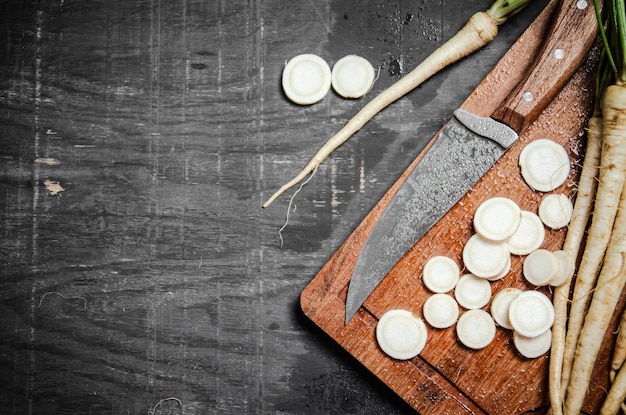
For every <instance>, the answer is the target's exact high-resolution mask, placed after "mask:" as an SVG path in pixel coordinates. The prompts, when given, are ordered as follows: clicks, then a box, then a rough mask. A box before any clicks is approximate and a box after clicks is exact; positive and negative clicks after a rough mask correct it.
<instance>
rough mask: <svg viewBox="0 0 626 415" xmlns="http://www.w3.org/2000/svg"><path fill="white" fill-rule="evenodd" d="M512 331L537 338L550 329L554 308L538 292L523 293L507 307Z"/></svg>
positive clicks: (543, 295)
mask: <svg viewBox="0 0 626 415" xmlns="http://www.w3.org/2000/svg"><path fill="white" fill-rule="evenodd" d="M509 320H510V321H511V326H512V327H513V330H515V331H517V332H519V333H520V334H521V335H523V336H526V337H537V336H539V335H540V334H541V333H543V332H544V331H546V330H548V329H549V328H550V327H552V323H553V322H554V308H553V306H552V302H551V301H550V299H549V298H548V297H547V296H546V295H545V294H543V293H541V292H539V291H532V290H529V291H523V292H522V293H520V294H519V295H518V296H517V297H515V299H514V300H513V301H512V302H511V304H510V306H509Z"/></svg>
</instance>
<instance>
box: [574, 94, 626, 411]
mask: <svg viewBox="0 0 626 415" xmlns="http://www.w3.org/2000/svg"><path fill="white" fill-rule="evenodd" d="M602 111H603V112H602V115H603V126H602V130H603V131H602V140H603V141H602V155H601V167H600V173H599V183H598V189H597V192H596V202H595V208H594V213H593V220H592V223H591V227H590V230H589V235H588V238H587V245H586V247H585V253H584V254H583V260H582V261H583V263H582V264H581V268H580V269H579V273H578V276H577V280H576V284H575V285H578V284H579V282H580V280H581V277H582V279H583V280H584V279H585V278H591V279H595V274H596V272H589V273H587V274H582V275H581V271H582V268H583V264H584V263H585V257H587V256H591V257H595V256H598V255H599V256H600V258H599V259H598V264H600V263H601V262H602V256H603V254H600V253H599V252H600V251H602V252H606V255H604V262H603V264H602V269H601V271H600V275H599V276H598V278H597V283H596V284H595V290H594V292H593V297H592V298H591V303H590V305H589V309H588V311H587V312H586V315H585V310H582V315H581V316H574V315H573V314H572V313H573V312H572V311H570V322H571V319H572V318H574V317H576V318H579V317H581V318H582V316H584V322H583V326H582V329H581V331H580V336H578V340H577V342H576V353H575V356H574V363H573V365H572V368H571V374H570V378H569V384H568V385H567V392H566V395H565V405H564V410H565V412H564V413H565V414H566V415H578V414H580V410H581V408H582V405H583V401H584V399H585V395H586V392H587V388H588V385H589V381H590V379H591V373H592V370H593V366H594V363H595V360H596V357H597V354H598V350H599V349H600V346H601V344H602V339H603V336H604V334H605V331H606V329H607V328H608V324H609V321H610V319H611V316H612V314H613V310H615V306H616V305H617V301H618V299H619V296H620V294H621V291H622V288H623V286H624V283H625V282H626V268H625V264H624V259H625V258H626V195H625V194H624V191H623V189H624V183H625V181H626V176H625V172H624V166H626V143H624V137H626V88H622V87H621V86H617V85H613V86H610V87H608V88H607V89H606V91H605V93H604V96H603V99H602ZM613 218H614V219H613ZM607 234H608V236H607ZM607 238H608V239H609V242H608V246H607V245H605V244H604V241H605V240H606V239H607ZM596 244H600V245H599V246H598V245H596ZM605 246H606V250H604V247H605ZM597 268H598V266H594V267H593V269H597ZM592 271H593V270H592ZM583 282H584V283H585V284H587V283H588V282H587V281H583ZM592 285H593V283H592ZM589 290H591V288H590V289H589ZM574 292H576V291H574ZM590 292H591V291H589V292H588V293H587V294H586V295H585V297H586V296H588V295H589V294H590ZM585 297H574V298H573V303H572V308H573V306H574V305H575V304H576V303H577V302H583V301H584V300H585ZM569 327H570V326H569V325H568V336H569ZM566 347H567V344H566Z"/></svg>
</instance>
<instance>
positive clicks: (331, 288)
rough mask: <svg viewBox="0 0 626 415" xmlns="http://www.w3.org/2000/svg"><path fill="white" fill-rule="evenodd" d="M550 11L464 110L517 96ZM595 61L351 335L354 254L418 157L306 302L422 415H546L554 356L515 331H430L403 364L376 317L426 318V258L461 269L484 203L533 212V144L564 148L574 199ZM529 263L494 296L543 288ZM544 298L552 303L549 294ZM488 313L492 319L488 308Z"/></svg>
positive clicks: (564, 188)
mask: <svg viewBox="0 0 626 415" xmlns="http://www.w3.org/2000/svg"><path fill="white" fill-rule="evenodd" d="M552 4H553V3H551V5H552ZM548 11H549V10H546V11H545V12H544V13H542V14H541V15H540V16H539V17H538V18H537V20H536V21H535V22H534V23H533V24H532V26H531V27H530V28H529V29H528V30H527V31H526V32H525V33H524V34H523V35H522V37H521V38H520V40H519V41H518V42H516V43H515V44H514V45H513V46H512V47H511V48H510V49H509V51H508V52H507V54H506V55H505V56H504V57H503V59H502V60H501V61H500V62H499V63H498V64H497V65H496V67H495V68H494V69H493V71H492V72H490V73H489V74H488V75H487V77H486V78H485V79H484V80H483V82H482V83H481V84H480V85H479V86H478V88H477V89H476V90H475V91H474V92H473V93H472V94H471V95H470V96H469V97H468V99H467V100H466V101H465V102H463V104H462V107H463V108H464V109H467V110H470V111H472V112H476V113H480V114H481V115H488V114H490V113H491V112H492V111H493V110H494V109H495V108H496V107H497V106H498V105H499V103H500V102H502V100H503V98H505V97H506V91H510V90H511V89H513V88H514V86H515V85H516V83H517V82H518V80H519V79H520V78H521V76H522V75H523V70H524V65H521V62H520V61H521V60H522V57H524V56H528V55H529V51H532V50H534V48H535V45H541V42H542V40H543V39H545V38H546V32H547V30H548V29H549V23H550V21H551V20H550V19H549V16H550V14H548ZM594 62H595V55H594V53H591V54H590V55H589V56H588V59H587V60H586V62H584V63H583V65H582V66H581V68H580V69H579V70H578V71H577V73H576V74H575V75H574V76H573V78H572V79H571V80H570V82H569V83H568V84H567V85H566V86H565V87H563V88H562V90H561V93H560V94H559V95H558V96H557V97H556V99H555V100H554V101H553V102H552V103H551V104H550V105H549V106H548V108H546V110H545V111H544V112H543V113H542V114H541V115H540V116H539V118H538V119H537V120H536V122H534V123H533V124H531V125H530V127H529V128H528V129H527V130H526V132H525V133H524V134H523V135H522V136H521V138H520V141H519V142H518V143H517V144H516V145H515V146H513V147H512V148H511V149H510V150H509V151H508V152H507V153H506V154H505V155H504V156H503V157H502V158H501V159H500V160H499V161H498V162H497V163H496V164H495V165H494V167H493V168H492V169H491V170H490V171H489V172H488V173H487V174H486V175H485V176H484V177H483V178H482V179H481V180H480V181H479V182H478V183H477V184H476V185H475V186H474V187H473V188H472V189H471V190H470V192H469V193H468V194H467V195H465V196H464V197H463V198H462V199H461V200H460V201H459V203H458V204H456V205H455V206H454V207H453V208H452V209H451V210H450V212H449V213H448V214H447V215H446V216H444V217H443V218H442V220H440V221H439V222H438V223H437V224H436V225H435V226H434V227H433V228H432V229H431V230H430V231H429V232H427V233H426V234H425V235H424V237H423V238H422V239H421V240H420V241H419V242H418V243H417V244H416V245H415V246H414V247H413V248H412V249H411V250H410V251H409V252H408V253H407V254H406V255H405V256H404V257H403V258H402V259H401V261H400V262H399V263H398V264H397V265H396V266H395V267H394V269H392V271H391V272H390V273H389V274H388V276H387V277H386V278H385V279H384V280H383V281H382V282H381V283H380V285H379V286H378V287H377V288H376V289H375V290H374V291H373V292H372V294H371V295H370V297H369V298H368V299H367V300H366V302H365V304H364V307H363V308H361V309H360V310H359V312H358V313H357V316H355V318H353V320H352V321H351V322H350V323H349V324H348V325H347V326H346V325H344V314H345V298H346V291H347V286H348V284H349V280H350V277H351V275H352V271H353V269H354V265H355V263H356V258H357V254H358V253H359V252H360V250H361V248H362V246H363V244H364V242H365V240H366V238H367V235H368V234H369V232H370V230H371V229H372V227H373V226H374V224H375V222H376V220H377V218H378V217H379V216H380V215H381V213H382V210H383V209H384V207H385V206H386V205H387V204H388V202H389V200H390V199H391V197H392V196H393V193H395V191H396V190H397V188H398V187H399V186H400V185H401V184H402V182H403V181H404V179H405V177H406V175H407V174H408V172H409V171H410V170H411V168H412V166H414V165H415V164H416V163H417V162H418V161H419V159H420V157H421V154H420V155H418V157H417V158H416V160H415V161H414V162H413V163H412V165H411V167H409V168H408V169H407V170H406V172H405V173H404V174H403V175H402V176H401V177H400V178H399V180H398V181H397V182H396V183H394V185H393V186H392V187H391V189H390V191H389V192H388V193H387V194H385V195H384V197H383V198H382V199H381V201H380V202H379V203H378V204H377V205H376V206H375V207H374V208H373V209H372V211H371V212H370V213H369V214H368V216H367V217H366V218H365V219H364V220H363V222H361V224H359V226H358V227H357V228H356V230H355V231H354V233H353V234H352V235H350V237H349V238H347V240H346V241H345V243H344V244H343V245H342V246H341V247H340V248H339V249H338V250H337V252H336V253H335V255H333V257H332V258H331V259H330V260H329V261H328V262H327V264H326V265H325V267H324V268H323V269H322V270H321V271H320V272H319V274H318V275H317V276H316V277H315V279H314V280H313V281H312V282H311V284H309V285H308V286H307V288H306V289H305V290H304V292H303V294H302V298H301V302H302V307H303V310H304V311H305V313H306V314H307V315H308V316H309V317H310V318H311V319H312V320H313V321H315V322H316V323H317V324H318V325H319V326H320V327H321V328H322V329H323V330H324V331H325V332H327V333H328V334H329V335H330V336H331V337H332V338H334V339H335V340H336V341H337V342H338V343H339V344H341V345H342V346H343V347H344V348H345V349H346V350H347V351H348V352H349V353H350V354H352V355H353V356H355V357H356V358H357V359H358V360H359V361H361V362H362V363H363V364H364V365H365V366H366V367H368V368H369V369H370V370H371V371H372V372H373V373H375V374H376V375H377V376H378V377H379V378H380V379H381V380H383V381H384V382H385V383H386V384H387V385H389V386H390V387H391V388H392V389H393V390H395V391H396V392H397V393H398V395H400V396H402V397H403V398H404V399H405V400H406V401H407V402H408V403H410V405H411V406H412V407H413V408H414V409H416V410H417V411H418V412H419V413H422V414H448V413H454V414H461V413H463V414H479V413H480V414H503V413H506V414H522V413H545V412H546V410H547V407H548V395H547V392H548V385H547V370H548V369H547V364H548V355H547V354H546V355H544V356H542V357H541V358H538V359H525V358H523V357H521V356H520V355H519V354H518V353H517V352H516V351H515V348H514V346H513V340H512V332H511V331H510V330H505V329H501V328H498V330H497V335H496V338H495V340H494V341H493V342H492V343H491V344H490V345H489V346H488V347H486V348H484V349H481V350H478V351H477V350H471V349H468V348H466V347H463V346H462V345H461V344H460V343H459V341H458V340H457V339H456V333H455V331H454V328H450V329H445V330H439V329H431V330H429V338H428V341H427V343H426V347H425V349H424V351H423V352H422V353H421V354H420V356H418V357H416V358H414V359H411V360H408V361H398V360H394V359H391V358H389V357H387V356H386V355H385V354H384V353H383V352H382V351H381V350H380V348H379V347H378V346H377V344H376V339H375V329H376V322H377V320H378V318H380V317H381V316H382V315H383V314H384V313H385V312H386V311H387V310H390V309H394V308H400V309H405V310H410V311H412V312H413V313H414V314H415V315H417V316H422V306H423V304H424V302H425V301H426V299H428V297H429V296H430V295H431V294H432V293H430V292H429V291H428V289H427V288H426V287H425V286H424V284H423V283H422V281H421V272H422V268H423V265H424V264H425V262H426V261H427V260H428V259H429V258H431V257H433V256H435V255H445V256H448V257H451V258H453V259H454V260H455V262H457V263H458V264H459V266H460V267H461V269H462V262H463V261H462V258H461V252H462V249H463V245H464V243H465V241H467V240H468V239H469V237H470V236H471V234H472V232H473V230H472V218H473V215H474V212H475V211H476V208H477V207H478V205H480V203H481V202H482V201H484V200H485V199H487V198H490V197H494V196H503V197H509V198H511V199H513V200H515V201H516V202H517V203H518V204H519V205H520V206H521V207H522V209H525V210H530V211H533V212H537V208H538V205H539V202H540V201H541V199H542V197H543V196H544V193H541V192H535V191H533V190H532V189H531V188H529V186H528V185H527V184H526V183H525V182H524V180H523V178H522V177H521V174H520V169H519V165H518V159H519V154H520V152H521V150H522V149H523V148H524V146H525V145H526V144H527V143H529V142H532V141H533V140H536V139H539V138H546V137H547V138H550V139H552V140H554V141H556V142H558V143H560V144H562V145H563V146H564V147H565V149H566V150H567V151H568V153H569V155H570V159H571V160H572V167H573V169H572V170H571V173H570V177H569V178H568V180H567V181H566V182H565V183H564V184H563V185H561V186H560V187H559V188H557V189H555V192H557V193H563V194H566V195H568V196H569V197H571V198H573V197H574V192H575V188H576V186H575V183H576V180H577V172H578V169H577V166H579V165H580V164H581V156H582V154H583V153H584V133H585V126H586V119H587V117H588V116H589V115H590V112H591V109H592V103H593V95H592V91H593V88H592V85H593V81H594V74H595V72H594V69H595V66H594ZM495 90H498V91H505V92H504V94H505V95H504V96H501V95H499V94H494V91H495ZM564 236H565V229H560V230H550V229H548V230H547V232H546V239H545V241H544V243H543V244H542V247H543V248H546V249H550V250H557V249H560V247H561V245H562V241H563V238H564ZM523 260H524V256H517V255H513V256H512V261H511V262H512V265H511V271H510V272H509V273H508V274H507V275H506V276H505V277H504V278H503V279H501V280H499V281H497V282H494V283H492V290H493V293H494V294H495V293H497V292H498V291H499V290H501V289H503V288H506V287H517V288H520V289H522V290H534V289H538V288H537V287H534V286H532V285H531V284H529V283H528V282H526V281H525V280H524V278H523V277H522V272H521V268H522V264H523ZM540 290H541V291H543V292H544V293H545V294H546V295H548V296H550V295H551V290H550V289H549V288H540ZM623 308H624V299H623V298H622V300H621V302H620V305H619V307H618V309H617V310H616V313H615V314H614V317H613V320H612V323H611V327H612V329H611V330H608V331H607V333H606V335H605V337H604V346H603V348H602V351H601V353H600V355H599V359H598V362H597V363H596V367H595V372H594V376H593V382H592V384H591V385H590V387H589V390H588V395H587V399H586V400H585V405H584V408H583V410H584V411H585V413H586V414H592V413H597V412H598V410H599V406H600V404H601V403H602V400H603V399H604V396H605V394H606V389H607V387H608V368H609V358H610V352H611V350H612V347H613V342H614V333H615V331H616V330H617V324H618V318H619V315H621V310H623ZM484 309H485V310H487V311H488V310H489V305H487V306H485V307H484Z"/></svg>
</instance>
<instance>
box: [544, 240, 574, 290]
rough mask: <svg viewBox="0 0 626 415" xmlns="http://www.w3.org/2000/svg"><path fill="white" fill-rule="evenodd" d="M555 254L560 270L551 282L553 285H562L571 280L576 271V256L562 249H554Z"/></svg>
mask: <svg viewBox="0 0 626 415" xmlns="http://www.w3.org/2000/svg"><path fill="white" fill-rule="evenodd" d="M553 254H554V256H555V257H556V259H557V261H558V263H559V270H558V272H557V273H556V275H555V276H554V277H553V278H552V279H551V280H550V281H549V284H550V285H551V286H553V287H560V286H562V285H564V284H567V283H568V282H569V281H570V279H571V278H572V276H573V275H574V271H576V263H575V262H574V258H572V256H571V255H570V254H568V253H567V252H565V251H563V250H562V249H561V250H558V251H554V252H553Z"/></svg>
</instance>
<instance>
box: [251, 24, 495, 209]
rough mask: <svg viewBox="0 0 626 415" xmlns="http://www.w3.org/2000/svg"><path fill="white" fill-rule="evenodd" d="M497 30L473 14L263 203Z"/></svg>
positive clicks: (374, 99)
mask: <svg viewBox="0 0 626 415" xmlns="http://www.w3.org/2000/svg"><path fill="white" fill-rule="evenodd" d="M497 34H498V22H496V20H494V19H493V18H492V17H491V15H490V14H489V13H488V12H478V13H476V14H474V15H473V16H472V17H471V18H470V19H469V20H468V22H467V23H466V24H465V26H464V27H463V28H462V29H461V30H459V32H457V33H456V34H455V35H454V36H453V37H452V38H450V39H449V40H448V41H447V42H446V43H444V44H443V45H441V46H440V47H439V48H438V49H436V50H435V51H434V52H433V53H432V54H430V55H429V56H428V57H427V58H426V59H425V60H424V61H422V63H420V64H419V65H418V66H417V67H416V68H415V69H413V70H412V71H411V72H409V73H408V74H406V75H405V76H404V77H402V78H401V79H400V80H399V81H398V82H396V83H394V84H393V85H391V86H390V87H389V88H387V89H385V90H384V91H383V92H381V93H380V94H379V95H377V96H376V97H374V98H373V99H372V100H371V101H370V102H369V103H368V104H367V105H365V106H364V107H363V108H362V109H361V110H360V111H359V112H358V113H357V114H356V115H355V116H354V117H353V118H352V119H350V121H348V123H347V124H346V125H345V126H344V127H343V128H342V129H341V130H339V132H337V134H335V135H334V136H332V137H331V138H330V139H329V140H328V141H327V142H326V143H325V144H324V145H323V146H322V147H321V148H320V149H319V151H318V152H317V153H316V154H315V156H313V158H312V159H311V161H309V163H308V164H307V165H306V166H305V167H304V169H303V170H302V171H301V172H300V173H298V175H297V176H296V177H294V178H293V179H292V180H290V181H289V182H287V183H286V184H285V185H283V186H282V187H281V188H280V189H278V190H277V191H276V192H275V193H274V194H273V195H272V196H271V197H270V198H269V199H268V200H267V201H266V202H265V203H264V204H263V207H264V208H266V207H268V206H269V205H271V204H272V202H274V200H276V199H277V198H278V197H280V196H281V195H282V194H283V193H285V192H286V191H288V190H289V189H291V188H292V187H294V186H295V185H297V184H298V183H300V182H301V181H302V180H304V178H306V177H307V176H308V175H309V174H311V173H312V172H313V171H314V170H315V169H316V168H317V167H318V166H319V165H320V164H321V163H322V162H323V161H324V160H326V159H327V158H328V156H330V154H331V153H332V152H333V151H335V149H336V148H337V147H339V146H340V145H342V144H343V143H345V142H346V141H347V140H348V139H349V138H350V137H352V136H353V135H354V134H355V133H356V132H357V131H359V130H360V129H361V128H362V127H363V126H364V125H365V124H366V123H367V122H368V121H369V120H371V119H372V118H373V117H374V116H375V115H376V114H378V113H379V112H380V111H382V110H383V109H384V108H386V107H387V106H388V105H390V104H391V103H393V102H395V101H396V100H397V99H399V98H400V97H402V96H404V95H406V94H407V93H409V92H410V91H412V90H413V89H415V88H417V87H418V86H419V85H421V84H422V83H423V82H424V81H426V80H427V79H428V78H430V77H431V76H433V75H434V74H436V73H437V72H439V71H440V70H441V69H443V68H445V67H446V66H448V65H450V64H452V63H454V62H456V61H458V60H460V59H462V58H464V57H465V56H467V55H470V54H471V53H473V52H475V51H477V50H478V49H480V48H482V47H483V46H485V45H486V44H488V43H489V42H491V41H492V40H493V39H494V38H495V37H496V35H497Z"/></svg>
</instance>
